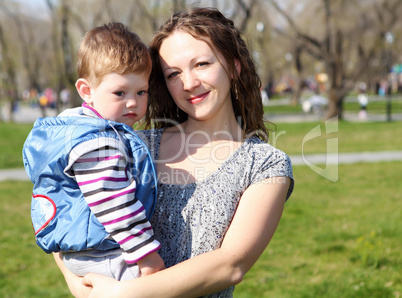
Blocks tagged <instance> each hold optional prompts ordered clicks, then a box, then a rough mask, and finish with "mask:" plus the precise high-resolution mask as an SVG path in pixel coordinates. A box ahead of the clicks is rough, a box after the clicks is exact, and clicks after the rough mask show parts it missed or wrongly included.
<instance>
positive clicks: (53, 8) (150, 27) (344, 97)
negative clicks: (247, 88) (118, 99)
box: [0, 0, 402, 121]
mask: <svg viewBox="0 0 402 298" xmlns="http://www.w3.org/2000/svg"><path fill="white" fill-rule="evenodd" d="M192 6H212V7H217V8H218V9H219V10H221V11H222V12H223V13H224V14H225V16H226V17H228V18H231V19H233V20H234V22H235V24H236V26H237V27H238V28H239V29H240V30H241V31H242V33H243V34H244V37H245V39H246V40H247V42H248V44H249V46H250V48H251V49H252V51H253V56H254V59H255V61H256V64H257V66H258V71H259V74H260V76H261V80H262V84H263V88H262V90H261V91H262V93H263V98H264V105H266V106H269V105H275V102H277V103H279V102H281V103H283V104H286V105H288V106H291V107H295V108H294V109H295V110H294V111H302V112H304V113H313V112H317V111H318V112H319V113H320V116H321V117H322V118H324V119H330V118H332V117H334V116H338V117H339V118H340V119H342V117H343V116H344V114H343V112H344V103H345V102H347V101H348V100H349V101H354V102H356V107H357V103H359V105H360V107H359V108H356V109H357V110H356V113H357V112H358V109H362V110H366V107H365V106H367V99H368V98H369V99H370V102H381V103H382V104H381V111H380V112H381V113H382V114H383V117H384V119H387V120H391V117H392V114H393V113H398V112H399V113H401V112H402V107H401V102H400V101H399V100H400V99H399V94H402V54H401V53H402V32H401V31H402V29H401V28H402V19H401V17H400V16H401V15H402V1H400V0H364V1H361V0H348V1H345V0H286V1H283V0H219V1H217V0H209V1H208V0H200V1H190V0H114V1H111V0H68V1H67V0H0V108H1V111H0V116H1V118H0V121H1V120H2V121H13V120H14V119H15V115H16V114H17V112H18V108H19V107H24V106H29V107H31V108H41V109H40V111H41V114H42V116H46V113H47V114H49V111H50V113H51V112H54V114H57V113H58V112H59V111H60V110H62V109H64V108H66V107H71V106H78V105H80V104H81V101H80V99H79V97H78V95H77V93H76V92H75V88H74V83H75V81H76V79H77V77H76V73H75V58H76V51H77V46H78V43H79V40H80V38H81V37H82V36H83V35H84V33H85V32H86V31H87V30H88V29H90V28H92V27H94V26H98V25H101V24H104V23H107V22H109V21H120V22H123V23H124V24H126V25H127V26H128V27H129V28H130V29H132V30H133V31H135V32H136V33H138V34H139V35H140V37H141V38H142V39H143V40H144V41H145V42H146V43H148V42H149V41H150V39H151V38H152V35H153V33H154V32H155V31H156V30H157V29H158V27H159V26H160V25H161V24H162V23H163V22H164V21H165V20H166V19H167V18H168V17H169V16H170V15H171V14H172V13H173V12H176V11H180V10H183V9H187V8H188V7H192ZM359 94H363V95H364V96H366V98H364V97H363V98H362V97H361V98H360V99H359V98H358V95H359ZM365 101H366V104H365V103H364V102H365ZM38 110H39V109H38ZM365 116H366V115H365V114H364V113H362V114H361V115H360V117H361V118H364V117H365Z"/></svg>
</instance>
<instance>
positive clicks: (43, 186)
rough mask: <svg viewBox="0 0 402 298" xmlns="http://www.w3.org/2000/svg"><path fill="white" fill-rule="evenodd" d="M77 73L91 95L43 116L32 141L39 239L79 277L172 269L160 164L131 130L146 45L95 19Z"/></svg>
mask: <svg viewBox="0 0 402 298" xmlns="http://www.w3.org/2000/svg"><path fill="white" fill-rule="evenodd" d="M77 72H78V76H79V79H78V81H77V82H76V88H77V91H78V93H79V95H80V96H81V98H82V99H83V100H84V101H85V103H84V104H83V105H82V107H79V108H75V109H70V110H66V111H64V112H63V113H61V114H60V115H59V116H58V117H55V118H44V119H38V120H37V121H36V122H35V124H34V127H33V129H32V131H31V133H30V134H29V136H28V138H27V140H26V142H25V144H24V149H23V158H24V166H25V169H26V171H27V173H28V176H29V177H30V179H31V181H32V182H33V183H34V188H33V195H32V206H31V215H32V223H33V228H34V231H35V235H36V241H37V243H38V245H39V246H40V247H41V248H42V249H43V250H44V251H45V252H47V253H50V252H61V253H62V258H63V262H64V264H65V265H66V267H67V268H68V269H69V270H70V271H72V272H73V273H75V274H76V275H79V276H83V275H85V274H86V273H88V272H96V273H101V274H104V275H108V276H111V277H114V278H115V279H117V280H127V279H131V278H136V277H138V276H140V275H148V274H151V273H154V272H156V271H158V270H161V269H163V268H164V263H163V261H162V259H161V258H160V256H159V255H158V253H157V250H158V249H159V248H160V244H159V242H158V241H157V240H155V239H154V237H153V230H152V227H151V225H150V223H149V221H148V219H149V218H150V216H151V215H152V212H153V209H154V204H155V201H156V172H155V168H154V164H153V162H152V159H151V156H150V153H149V151H148V149H147V147H146V146H145V145H144V143H143V142H142V141H141V139H140V138H139V137H138V136H136V134H135V132H134V131H133V129H132V126H133V125H134V123H135V122H137V121H139V120H140V119H141V118H142V117H143V116H144V114H145V111H146V109H147V98H148V95H147V92H148V78H149V75H150V72H151V59H150V56H149V53H148V50H147V47H146V45H145V44H144V43H143V42H142V41H141V40H140V38H139V37H138V36H137V35H136V34H135V33H132V32H130V31H129V30H128V29H127V28H126V27H125V26H124V25H122V24H120V23H111V24H108V25H104V26H100V27H96V28H94V29H92V30H90V31H89V32H87V33H86V35H85V36H84V38H83V40H82V42H81V45H80V48H79V51H78V63H77ZM137 264H138V267H139V270H138V267H137V266H136V265H137Z"/></svg>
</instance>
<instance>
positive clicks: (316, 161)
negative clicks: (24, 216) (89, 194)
mask: <svg viewBox="0 0 402 298" xmlns="http://www.w3.org/2000/svg"><path fill="white" fill-rule="evenodd" d="M290 159H291V161H292V164H293V165H294V166H298V165H307V166H309V165H311V164H313V165H323V164H325V165H328V164H331V165H333V164H351V163H359V162H363V163H364V162H387V161H402V151H378V152H349V153H337V154H306V155H304V156H302V155H290ZM5 180H22V181H25V180H28V176H27V174H26V172H25V170H24V169H5V170H0V181H5Z"/></svg>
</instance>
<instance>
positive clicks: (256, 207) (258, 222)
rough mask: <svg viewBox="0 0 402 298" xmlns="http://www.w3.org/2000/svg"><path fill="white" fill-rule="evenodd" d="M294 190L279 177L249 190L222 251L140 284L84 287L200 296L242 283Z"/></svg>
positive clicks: (98, 281)
mask: <svg viewBox="0 0 402 298" xmlns="http://www.w3.org/2000/svg"><path fill="white" fill-rule="evenodd" d="M289 185H290V179H289V178H286V177H275V178H269V179H266V180H263V181H261V182H259V183H256V184H253V185H252V186H250V187H249V188H248V189H247V190H246V191H245V192H244V194H243V196H242V198H241V200H240V203H239V206H238V208H237V211H236V214H235V216H234V218H233V221H232V223H231V225H230V227H229V229H228V231H227V233H226V235H225V239H224V240H223V242H222V246H221V248H219V249H217V250H214V251H211V252H208V253H205V254H202V255H199V256H197V257H194V258H191V259H189V260H187V261H184V262H182V263H179V264H177V265H175V266H173V267H170V268H168V269H165V270H163V271H160V272H157V273H155V274H152V275H149V276H145V277H141V278H139V279H136V280H130V281H124V282H115V281H113V280H110V279H105V278H104V277H101V276H99V275H95V274H88V275H86V276H85V278H84V280H83V282H84V283H85V284H87V285H91V286H93V287H94V288H93V291H92V293H91V296H93V297H110V296H111V295H112V294H114V295H116V296H118V297H197V296H202V295H206V294H209V293H213V292H216V291H219V290H222V289H225V288H227V287H230V286H232V285H234V284H237V283H239V282H241V281H242V280H243V277H244V275H245V274H246V273H247V272H248V270H250V268H251V267H252V266H253V265H254V263H255V262H256V261H257V259H258V258H259V257H260V255H261V254H262V252H263V251H264V250H265V248H266V246H267V245H268V243H269V241H270V240H271V238H272V236H273V235H274V232H275V230H276V227H277V225H278V223H279V220H280V218H281V215H282V211H283V208H284V204H285V198H286V195H287V191H288V188H289Z"/></svg>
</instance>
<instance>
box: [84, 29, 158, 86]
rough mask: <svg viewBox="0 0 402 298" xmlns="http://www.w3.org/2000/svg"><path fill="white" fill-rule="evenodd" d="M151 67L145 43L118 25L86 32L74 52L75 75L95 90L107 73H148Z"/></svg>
mask: <svg viewBox="0 0 402 298" xmlns="http://www.w3.org/2000/svg"><path fill="white" fill-rule="evenodd" d="M151 67H152V63H151V58H150V55H149V52H148V49H147V46H146V45H145V43H144V42H143V41H142V40H141V39H140V38H139V36H138V35H137V34H135V33H134V32H131V31H130V30H129V29H128V28H127V27H126V26H124V25H123V24H121V23H109V24H105V25H103V26H99V27H95V28H93V29H91V30H89V31H88V32H87V33H86V34H85V36H84V37H83V39H82V41H81V44H80V47H79V50H78V58H77V74H78V76H79V77H80V78H84V79H87V80H89V81H90V82H91V84H93V85H94V86H95V87H96V86H98V85H99V84H100V82H101V81H102V79H103V78H104V77H105V75H107V74H109V73H112V72H115V73H119V74H127V73H143V72H148V73H149V72H150V71H151Z"/></svg>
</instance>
